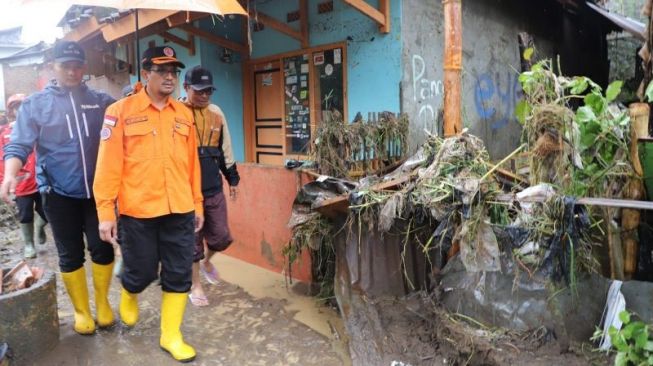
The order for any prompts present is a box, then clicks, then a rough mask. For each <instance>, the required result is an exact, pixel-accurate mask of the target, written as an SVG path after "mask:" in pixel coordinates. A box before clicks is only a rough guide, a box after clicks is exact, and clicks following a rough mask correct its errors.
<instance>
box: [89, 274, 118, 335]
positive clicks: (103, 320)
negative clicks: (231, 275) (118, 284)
mask: <svg viewBox="0 0 653 366" xmlns="http://www.w3.org/2000/svg"><path fill="white" fill-rule="evenodd" d="M92 268H93V287H94V288H95V310H96V312H97V325H98V327H100V328H107V327H110V326H112V325H113V324H114V323H115V320H114V317H113V310H111V305H109V298H108V296H109V285H111V276H112V275H113V262H111V263H109V264H97V263H93V265H92Z"/></svg>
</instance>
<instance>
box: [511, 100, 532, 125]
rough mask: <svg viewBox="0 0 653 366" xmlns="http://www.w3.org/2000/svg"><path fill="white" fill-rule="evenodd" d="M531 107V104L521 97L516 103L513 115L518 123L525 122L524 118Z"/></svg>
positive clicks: (528, 114)
mask: <svg viewBox="0 0 653 366" xmlns="http://www.w3.org/2000/svg"><path fill="white" fill-rule="evenodd" d="M531 109H532V108H531V105H530V104H528V102H527V101H526V100H523V99H522V100H520V101H519V102H518V103H517V105H516V106H515V116H516V117H517V120H518V121H519V123H521V124H522V125H523V124H524V122H526V118H527V117H528V116H530V114H531Z"/></svg>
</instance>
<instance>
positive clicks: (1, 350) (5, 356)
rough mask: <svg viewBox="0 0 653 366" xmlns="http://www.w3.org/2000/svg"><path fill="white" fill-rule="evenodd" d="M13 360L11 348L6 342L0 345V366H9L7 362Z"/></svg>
mask: <svg viewBox="0 0 653 366" xmlns="http://www.w3.org/2000/svg"><path fill="white" fill-rule="evenodd" d="M12 358H13V355H12V354H11V348H9V345H8V344H7V343H6V342H2V343H0V366H9V360H11V359H12Z"/></svg>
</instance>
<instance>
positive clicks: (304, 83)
mask: <svg viewBox="0 0 653 366" xmlns="http://www.w3.org/2000/svg"><path fill="white" fill-rule="evenodd" d="M307 84H308V83H307V82H306V80H302V82H301V87H302V88H305V87H306V86H307Z"/></svg>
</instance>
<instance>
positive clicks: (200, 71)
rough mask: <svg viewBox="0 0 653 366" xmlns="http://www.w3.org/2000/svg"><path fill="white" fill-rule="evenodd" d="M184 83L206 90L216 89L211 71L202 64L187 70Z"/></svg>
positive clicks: (196, 88)
mask: <svg viewBox="0 0 653 366" xmlns="http://www.w3.org/2000/svg"><path fill="white" fill-rule="evenodd" d="M184 84H186V85H190V87H191V88H193V89H195V90H204V89H208V88H212V89H213V90H215V87H214V86H213V75H211V71H209V70H207V69H205V68H203V67H201V66H195V67H193V68H192V69H190V70H188V71H187V72H186V75H185V76H184Z"/></svg>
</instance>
